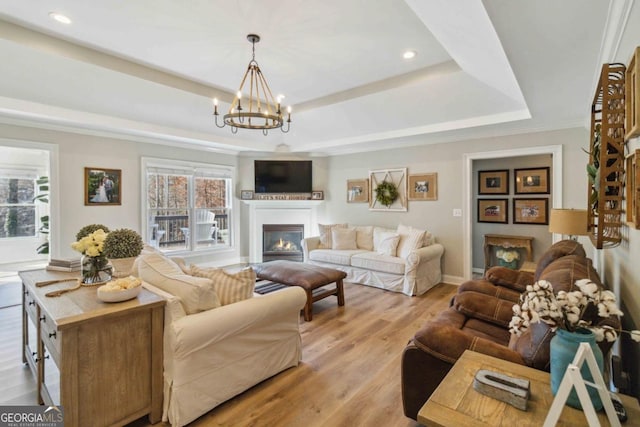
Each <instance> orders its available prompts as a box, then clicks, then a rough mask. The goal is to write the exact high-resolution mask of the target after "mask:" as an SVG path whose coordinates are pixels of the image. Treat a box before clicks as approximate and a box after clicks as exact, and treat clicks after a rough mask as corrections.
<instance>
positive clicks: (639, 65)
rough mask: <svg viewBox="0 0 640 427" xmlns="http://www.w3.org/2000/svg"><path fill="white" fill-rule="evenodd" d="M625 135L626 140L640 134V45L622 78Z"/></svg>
mask: <svg viewBox="0 0 640 427" xmlns="http://www.w3.org/2000/svg"><path fill="white" fill-rule="evenodd" d="M624 92H625V94H624V103H625V126H624V127H625V135H624V140H625V141H628V140H629V139H631V138H635V137H636V136H639V135H640V46H639V47H636V49H635V50H634V51H633V56H632V57H631V60H630V61H629V66H628V67H627V69H626V71H625V78H624Z"/></svg>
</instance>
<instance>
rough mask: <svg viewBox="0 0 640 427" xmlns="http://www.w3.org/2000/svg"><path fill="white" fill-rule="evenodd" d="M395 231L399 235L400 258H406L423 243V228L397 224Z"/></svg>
mask: <svg viewBox="0 0 640 427" xmlns="http://www.w3.org/2000/svg"><path fill="white" fill-rule="evenodd" d="M397 233H398V235H400V242H398V256H399V257H400V258H407V257H408V256H409V254H410V253H411V251H413V250H415V249H420V248H421V247H422V246H423V245H424V235H425V233H426V231H425V230H419V229H417V228H413V227H410V226H407V225H403V224H399V225H398V230H397Z"/></svg>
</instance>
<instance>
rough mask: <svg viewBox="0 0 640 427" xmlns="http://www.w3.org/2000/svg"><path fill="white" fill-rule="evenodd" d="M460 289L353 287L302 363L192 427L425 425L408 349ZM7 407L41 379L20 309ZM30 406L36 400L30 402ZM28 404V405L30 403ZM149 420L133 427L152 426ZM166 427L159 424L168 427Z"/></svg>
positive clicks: (2, 357)
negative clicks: (407, 395)
mask: <svg viewBox="0 0 640 427" xmlns="http://www.w3.org/2000/svg"><path fill="white" fill-rule="evenodd" d="M455 290H456V286H454V285H446V284H440V285H438V286H436V287H435V288H433V289H431V290H430V291H429V292H427V293H426V294H425V295H422V296H420V297H408V296H406V295H403V294H398V293H394V292H387V291H383V290H380V289H375V288H371V287H367V286H362V285H355V284H350V283H345V300H346V305H345V306H344V307H338V305H337V302H336V299H335V298H326V299H323V300H321V301H318V302H316V303H315V304H314V306H313V308H314V312H313V320H312V321H311V322H305V321H303V320H302V318H301V323H300V331H301V336H302V345H303V354H302V362H301V363H300V365H299V366H297V367H295V368H291V369H288V370H286V371H284V372H282V373H280V374H278V375H276V376H275V377H272V378H269V379H268V380H266V381H263V382H262V383H260V384H258V385H256V386H255V387H253V388H251V389H249V390H247V391H245V392H244V393H242V394H240V395H239V396H236V397H235V398H233V399H231V400H229V401H227V402H225V403H223V404H222V405H220V406H218V407H217V408H214V409H213V410H211V411H210V412H208V413H207V414H205V415H203V416H202V417H200V418H199V419H197V420H195V421H194V422H193V423H192V424H190V426H193V427H212V426H257V427H260V426H265V427H266V426H268V427H274V426H276V427H289V426H292V427H293V426H296V427H297V426H305V427H335V426H380V425H384V426H398V427H416V426H418V424H417V423H416V422H414V421H412V420H410V419H408V418H406V417H405V416H404V414H403V413H402V401H401V392H400V361H401V356H402V350H403V349H404V347H405V345H406V344H407V342H408V340H409V339H410V338H411V337H412V336H413V334H414V333H415V332H416V331H417V330H418V329H419V328H420V327H421V326H422V324H424V322H425V321H426V320H427V319H429V318H431V317H433V316H434V315H435V314H437V313H438V312H440V311H441V310H443V309H444V308H446V307H447V306H448V305H449V300H450V299H451V296H452V295H453V293H454V292H455ZM0 325H2V327H0V364H2V369H1V370H0V375H1V376H2V377H3V379H4V378H6V379H8V380H7V381H3V382H0V403H4V404H33V401H34V400H35V380H34V378H33V376H32V375H31V374H30V371H29V370H28V369H27V368H26V367H24V365H23V364H22V361H21V357H20V342H21V341H20V340H21V337H20V333H21V320H20V309H19V307H17V308H8V309H0ZM30 399H32V400H31V401H30ZM25 400H26V401H25ZM149 425H150V424H149V423H148V421H147V419H146V418H141V419H140V420H137V421H135V422H133V423H132V424H130V427H143V426H144V427H146V426H149ZM162 425H164V424H156V426H162Z"/></svg>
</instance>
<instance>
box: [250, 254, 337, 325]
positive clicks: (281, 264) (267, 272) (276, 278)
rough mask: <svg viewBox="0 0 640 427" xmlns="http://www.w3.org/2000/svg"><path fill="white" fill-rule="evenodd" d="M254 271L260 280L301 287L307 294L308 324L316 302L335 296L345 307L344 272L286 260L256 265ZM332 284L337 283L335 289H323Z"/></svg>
mask: <svg viewBox="0 0 640 427" xmlns="http://www.w3.org/2000/svg"><path fill="white" fill-rule="evenodd" d="M253 269H254V270H255V272H256V275H257V276H258V278H259V279H263V280H270V281H272V282H275V283H282V284H283V285H287V286H300V287H301V288H302V289H304V291H305V292H306V294H307V303H306V304H305V306H304V320H305V321H307V322H309V321H311V319H312V318H313V303H314V302H316V301H319V300H321V299H323V298H326V297H329V296H331V295H335V296H336V297H337V299H338V305H339V306H343V305H344V288H343V283H342V279H344V278H345V277H346V276H347V274H346V273H345V272H343V271H340V270H334V269H332V268H326V267H320V266H319V265H312V264H307V263H302V262H293V261H285V260H277V261H269V262H264V263H262V264H256V265H254V266H253ZM330 283H335V287H333V288H331V289H324V288H323V287H324V286H325V285H328V284H330Z"/></svg>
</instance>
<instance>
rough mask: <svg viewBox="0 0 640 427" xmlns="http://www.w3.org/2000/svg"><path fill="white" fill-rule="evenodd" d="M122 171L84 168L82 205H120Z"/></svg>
mask: <svg viewBox="0 0 640 427" xmlns="http://www.w3.org/2000/svg"><path fill="white" fill-rule="evenodd" d="M121 189H122V170H120V169H103V168H84V205H85V206H104V205H121V204H122V191H121Z"/></svg>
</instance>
